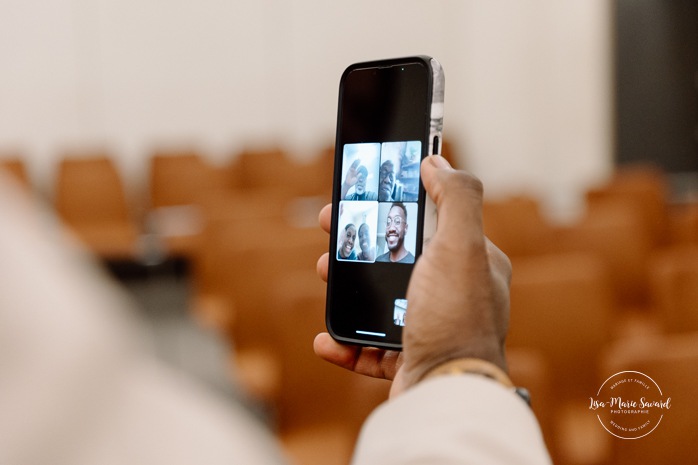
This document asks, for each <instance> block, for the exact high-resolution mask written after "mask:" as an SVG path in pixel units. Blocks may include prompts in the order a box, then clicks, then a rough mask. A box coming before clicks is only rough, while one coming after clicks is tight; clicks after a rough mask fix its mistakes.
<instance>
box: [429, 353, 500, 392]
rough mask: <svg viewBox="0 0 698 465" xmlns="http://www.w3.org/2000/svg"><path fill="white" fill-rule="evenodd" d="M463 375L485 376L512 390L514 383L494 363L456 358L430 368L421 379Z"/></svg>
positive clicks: (476, 359) (477, 359)
mask: <svg viewBox="0 0 698 465" xmlns="http://www.w3.org/2000/svg"><path fill="white" fill-rule="evenodd" d="M465 373H473V374H477V375H482V376H486V377H487V378H490V379H493V380H495V381H497V382H499V383H500V384H502V385H504V386H505V387H508V388H513V387H514V383H512V382H511V379H509V376H507V374H506V373H504V370H502V369H501V368H499V367H498V366H497V365H495V364H494V363H490V362H487V361H485V360H482V359H479V358H457V359H455V360H449V361H448V362H446V363H442V364H441V365H438V366H436V367H435V368H432V369H431V371H428V372H427V374H426V375H424V377H423V378H422V379H427V378H432V377H434V376H439V375H462V374H465Z"/></svg>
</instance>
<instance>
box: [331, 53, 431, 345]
mask: <svg viewBox="0 0 698 465" xmlns="http://www.w3.org/2000/svg"><path fill="white" fill-rule="evenodd" d="M443 102H444V74H443V71H442V68H441V65H440V64H439V63H438V62H437V61H436V60H435V59H433V58H431V57H428V56H415V57H407V58H397V59H389V60H380V61H372V62H365V63H356V64H353V65H351V66H349V67H348V68H347V69H346V70H345V71H344V73H343V75H342V78H341V80H340V86H339V110H338V115H337V137H336V142H335V166H334V184H333V195H332V227H331V228H332V229H331V232H330V260H329V269H328V280H327V308H326V324H327V329H328V331H329V333H330V334H331V335H332V337H333V338H334V339H336V340H337V341H340V342H343V343H351V344H359V345H367V346H375V347H382V348H389V349H398V350H399V349H401V347H402V328H403V327H404V325H405V321H406V315H407V314H408V313H409V312H408V310H407V309H408V302H407V300H406V293H407V285H408V282H409V279H410V276H411V274H412V269H413V267H414V263H415V260H416V258H417V257H419V255H420V254H421V252H422V245H423V242H424V240H425V239H426V237H427V236H428V235H429V233H428V231H429V230H430V229H433V228H432V227H431V226H429V227H425V222H427V223H432V222H433V221H435V213H434V212H433V211H432V212H430V213H427V212H426V210H427V209H428V208H427V197H426V194H425V192H424V188H423V186H422V183H421V180H420V164H421V161H422V159H423V158H424V157H426V156H427V155H429V154H440V151H441V130H442V123H443Z"/></svg>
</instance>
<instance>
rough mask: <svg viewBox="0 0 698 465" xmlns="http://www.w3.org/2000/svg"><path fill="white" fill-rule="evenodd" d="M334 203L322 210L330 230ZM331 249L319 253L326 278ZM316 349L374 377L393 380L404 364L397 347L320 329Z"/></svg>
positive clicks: (324, 224)
mask: <svg viewBox="0 0 698 465" xmlns="http://www.w3.org/2000/svg"><path fill="white" fill-rule="evenodd" d="M331 212H332V205H326V206H325V207H324V208H323V209H322V210H321V211H320V216H319V219H320V226H321V227H322V229H324V230H325V232H327V233H329V232H330V223H331ZM328 262H329V253H325V254H324V255H322V257H320V259H319V260H318V263H317V271H318V274H319V275H320V277H321V278H322V279H323V280H324V281H327V266H328ZM313 348H314V350H315V353H316V354H317V355H318V356H319V357H321V358H323V359H325V360H327V361H328V362H330V363H333V364H335V365H338V366H340V367H342V368H346V369H347V370H351V371H354V372H356V373H358V374H361V375H366V376H371V377H373V378H384V379H388V380H393V379H394V378H395V376H396V374H397V373H398V370H399V368H400V365H401V364H402V353H401V352H399V351H396V350H384V349H378V348H376V347H362V346H353V345H347V344H340V343H339V342H337V341H335V340H334V339H332V336H330V335H329V334H328V333H320V334H318V335H317V336H316V337H315V341H314V342H313Z"/></svg>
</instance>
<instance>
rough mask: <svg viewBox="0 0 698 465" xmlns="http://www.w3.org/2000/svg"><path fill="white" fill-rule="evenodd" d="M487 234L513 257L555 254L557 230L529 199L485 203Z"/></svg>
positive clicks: (532, 199)
mask: <svg viewBox="0 0 698 465" xmlns="http://www.w3.org/2000/svg"><path fill="white" fill-rule="evenodd" d="M482 216H483V222H484V229H485V234H486V235H487V237H489V238H490V240H491V241H492V242H494V243H495V244H497V247H499V248H500V249H501V250H502V251H503V252H504V253H506V254H507V255H508V256H510V257H516V256H527V255H538V254H544V253H548V252H550V251H553V250H555V249H554V247H555V228H554V227H553V226H551V225H550V224H549V222H548V221H546V219H545V218H544V217H543V215H542V213H541V211H540V205H539V202H538V200H537V199H535V198H533V197H531V196H528V195H519V196H512V197H508V198H502V199H496V200H495V199H486V200H485V201H484V203H483V212H482Z"/></svg>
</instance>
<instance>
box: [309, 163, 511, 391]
mask: <svg viewBox="0 0 698 465" xmlns="http://www.w3.org/2000/svg"><path fill="white" fill-rule="evenodd" d="M421 169H422V171H421V175H422V182H423V183H424V187H425V189H426V190H427V193H428V194H429V196H430V197H431V198H432V199H433V200H434V202H435V204H436V208H437V211H438V214H439V221H438V226H437V231H436V233H435V234H434V236H433V238H432V240H431V242H430V243H429V245H428V246H427V247H425V250H424V252H423V253H422V255H421V257H420V258H419V259H418V260H417V263H416V265H415V268H414V271H413V273H412V278H411V279H410V284H409V287H408V290H407V300H408V302H409V305H408V312H407V325H406V326H405V329H404V331H403V352H402V353H399V352H395V351H386V350H381V349H376V348H360V347H355V346H350V345H342V344H339V343H338V342H336V341H334V340H333V339H332V338H331V337H330V336H329V334H327V333H322V334H320V335H318V336H317V337H316V338H315V342H314V348H315V352H316V353H317V354H318V355H319V356H320V357H322V358H324V359H325V360H327V361H329V362H331V363H334V364H336V365H339V366H341V367H344V368H347V369H350V370H353V371H355V372H357V373H361V374H365V375H369V376H375V377H382V378H386V379H393V380H394V382H393V386H392V389H391V396H392V395H396V394H397V393H399V392H402V391H403V390H404V389H406V388H408V387H410V386H412V385H414V384H416V383H417V382H419V380H420V379H422V377H423V376H424V375H425V374H427V373H428V372H429V371H431V370H432V369H434V368H435V367H437V366H439V365H440V364H442V363H444V362H447V361H449V360H453V359H457V358H463V357H468V358H479V359H483V360H486V361H489V362H491V363H494V364H496V365H497V366H499V367H500V368H502V369H504V370H505V371H506V362H505V359H504V339H505V337H506V332H507V328H508V322H509V282H510V279H511V264H510V262H509V259H508V258H507V257H506V255H504V253H502V252H501V251H500V250H499V249H498V248H497V247H495V246H494V244H492V243H491V242H490V241H489V240H488V239H487V238H486V237H485V236H484V233H483V229H482V185H481V183H480V182H479V181H478V180H477V179H476V178H474V177H473V176H471V175H469V174H467V173H465V172H462V171H456V170H453V169H452V168H451V167H450V165H449V164H448V162H447V161H446V160H445V159H443V158H441V157H439V156H431V157H429V158H427V159H426V160H425V161H424V162H423V163H422V168H421ZM320 223H321V225H322V227H323V228H324V229H325V231H328V232H329V224H330V208H329V206H328V207H325V208H324V209H323V210H322V212H321V214H320ZM328 260H329V255H328V254H325V255H323V256H322V257H321V258H320V260H319V261H318V272H319V274H320V276H321V277H323V279H325V280H326V279H327V265H328Z"/></svg>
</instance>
